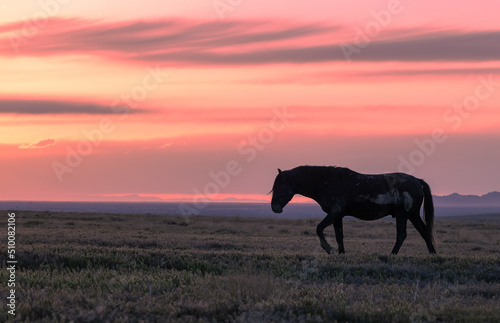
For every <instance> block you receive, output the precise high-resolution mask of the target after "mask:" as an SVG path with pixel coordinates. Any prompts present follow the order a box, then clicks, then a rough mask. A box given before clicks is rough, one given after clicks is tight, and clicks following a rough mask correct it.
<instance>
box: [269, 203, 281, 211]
mask: <svg viewBox="0 0 500 323" xmlns="http://www.w3.org/2000/svg"><path fill="white" fill-rule="evenodd" d="M271 209H272V210H273V212H274V213H281V212H283V208H282V207H281V206H279V205H274V204H272V205H271Z"/></svg>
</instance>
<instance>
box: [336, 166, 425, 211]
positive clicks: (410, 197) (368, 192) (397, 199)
mask: <svg viewBox="0 0 500 323" xmlns="http://www.w3.org/2000/svg"><path fill="white" fill-rule="evenodd" d="M337 184H338V185H336V189H335V190H334V194H333V195H336V196H332V200H331V201H332V208H331V209H332V211H334V212H339V213H344V215H350V216H354V217H357V218H360V219H363V220H375V219H379V218H381V217H384V216H387V215H392V216H396V215H397V214H400V213H408V212H412V211H414V210H415V209H416V208H418V209H420V205H421V204H422V200H423V190H422V186H421V183H420V180H419V179H417V178H416V177H414V176H412V175H409V174H405V173H388V174H379V175H366V174H357V176H355V177H352V178H351V179H346V180H344V181H343V182H341V183H337Z"/></svg>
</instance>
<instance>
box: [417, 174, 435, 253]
mask: <svg viewBox="0 0 500 323" xmlns="http://www.w3.org/2000/svg"><path fill="white" fill-rule="evenodd" d="M420 183H421V184H422V187H423V189H424V222H425V226H426V227H427V233H428V235H429V237H430V238H431V243H432V246H433V247H434V249H436V232H435V230H434V202H433V201H432V194H431V188H430V187H429V184H427V183H426V182H425V181H424V180H423V179H421V180H420Z"/></svg>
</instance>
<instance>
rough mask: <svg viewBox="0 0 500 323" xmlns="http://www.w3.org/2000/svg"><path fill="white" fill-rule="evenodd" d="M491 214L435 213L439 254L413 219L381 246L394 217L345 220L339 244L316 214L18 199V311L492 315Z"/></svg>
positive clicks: (162, 317) (495, 305)
mask: <svg viewBox="0 0 500 323" xmlns="http://www.w3.org/2000/svg"><path fill="white" fill-rule="evenodd" d="M0 212H2V211H0ZM3 214H4V216H2V220H3V221H2V225H3V227H4V228H5V225H6V217H7V212H6V211H3ZM498 219H499V217H493V216H491V217H490V218H489V219H488V218H486V221H482V220H481V221H474V219H472V222H466V221H464V220H463V219H462V220H457V219H455V220H452V221H449V220H447V221H439V219H438V221H437V224H436V229H437V238H438V242H439V245H438V255H437V256H429V255H428V254H427V249H426V247H425V244H424V242H423V240H422V239H421V238H420V237H419V236H418V233H417V232H416V230H415V229H414V228H412V227H410V225H409V226H408V238H407V240H406V241H405V243H404V244H403V247H402V248H401V251H400V254H399V255H398V256H396V257H392V256H391V257H385V256H386V255H388V254H389V252H390V250H391V249H392V246H393V244H394V242H395V234H396V233H395V231H396V229H395V223H394V221H386V220H380V221H375V222H362V221H357V220H347V221H345V228H344V234H345V247H346V252H347V254H345V255H342V256H339V255H327V254H326V253H324V251H323V250H322V249H321V248H320V247H319V241H318V238H317V237H316V235H315V227H316V224H317V223H318V221H317V220H284V219H248V218H236V217H234V218H228V217H190V218H188V219H186V218H182V217H178V216H157V215H140V216H139V215H136V216H132V215H113V214H90V213H86V214H82V213H49V212H23V211H17V212H16V223H17V236H16V238H17V240H16V241H17V252H18V253H17V256H18V260H19V265H20V270H18V272H17V282H18V286H17V287H18V288H17V289H16V290H17V296H18V298H19V299H18V302H17V304H18V307H17V315H16V321H75V322H90V321H124V322H139V321H158V322H163V321H229V322H231V321H235V322H260V321H307V322H316V321H325V320H326V321H334V320H337V321H349V322H370V321H374V322H380V321H388V322H391V321H392V322H435V321H440V322H443V321H444V322H471V321H475V322H487V321H489V322H498V321H499V320H500V301H499V297H500V235H499V234H498V232H499V229H500V223H499V221H498ZM483 220H484V219H483ZM326 233H327V234H329V236H327V239H329V241H330V242H331V244H332V245H335V244H334V237H333V228H327V230H326ZM4 241H5V240H4ZM1 251H2V253H3V254H6V243H5V242H4V243H3V244H2V246H1ZM381 259H382V260H383V261H381ZM1 275H2V281H3V282H5V281H6V279H5V278H6V277H7V276H6V272H5V270H3V271H2V273H1ZM5 285H6V284H4V283H2V287H1V289H0V290H1V295H0V296H1V297H2V299H4V300H5V298H6V297H7V294H6V286H5ZM6 311H7V307H6V306H5V305H3V306H2V307H1V308H0V321H5V320H6V319H9V316H8V315H7V313H6Z"/></svg>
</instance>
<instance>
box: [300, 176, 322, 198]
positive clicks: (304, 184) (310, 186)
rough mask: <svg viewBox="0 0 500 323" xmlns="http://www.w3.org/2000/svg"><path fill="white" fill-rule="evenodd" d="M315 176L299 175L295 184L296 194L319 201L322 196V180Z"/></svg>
mask: <svg viewBox="0 0 500 323" xmlns="http://www.w3.org/2000/svg"><path fill="white" fill-rule="evenodd" d="M316 177H317V176H314V175H313V174H298V176H296V178H295V181H294V183H293V190H294V193H295V194H300V195H302V196H305V197H309V198H311V199H313V200H316V201H317V200H318V198H319V197H320V194H321V191H322V190H321V187H320V183H321V182H320V179H319V178H316Z"/></svg>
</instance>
